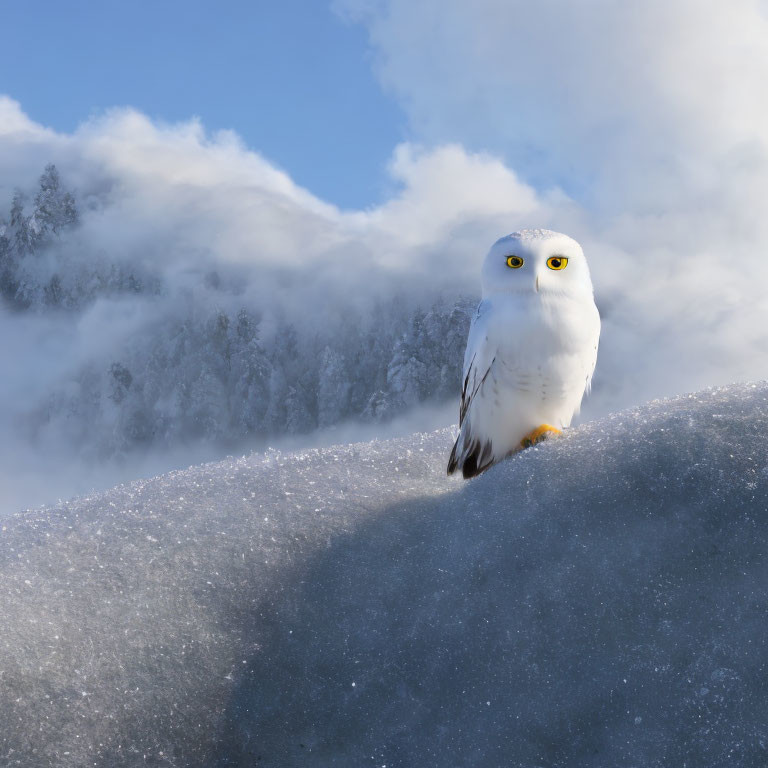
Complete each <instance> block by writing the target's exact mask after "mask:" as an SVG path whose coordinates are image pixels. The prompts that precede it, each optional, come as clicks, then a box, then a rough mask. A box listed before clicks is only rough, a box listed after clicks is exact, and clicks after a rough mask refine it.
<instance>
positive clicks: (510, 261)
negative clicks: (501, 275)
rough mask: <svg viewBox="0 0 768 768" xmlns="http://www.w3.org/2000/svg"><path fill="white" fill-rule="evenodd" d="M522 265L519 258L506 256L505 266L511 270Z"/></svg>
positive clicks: (522, 262)
mask: <svg viewBox="0 0 768 768" xmlns="http://www.w3.org/2000/svg"><path fill="white" fill-rule="evenodd" d="M524 263H525V262H524V261H523V260H522V259H521V258H520V257H519V256H507V266H508V267H511V268H512V269H520V267H522V266H523V264H524Z"/></svg>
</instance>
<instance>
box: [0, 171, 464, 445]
mask: <svg viewBox="0 0 768 768" xmlns="http://www.w3.org/2000/svg"><path fill="white" fill-rule="evenodd" d="M30 181H32V180H30ZM108 206H109V199H108V197H106V196H100V195H98V194H96V195H93V194H92V195H90V196H89V197H88V199H86V200H81V199H78V195H77V191H76V190H74V189H71V188H69V186H68V185H67V183H66V179H64V178H62V176H61V175H60V173H59V172H58V170H57V169H56V167H55V166H54V165H53V164H49V165H48V166H47V167H46V168H45V170H44V172H43V173H42V175H41V176H40V178H39V181H38V183H37V186H36V187H33V185H32V184H30V187H29V189H27V190H23V191H22V190H17V192H16V193H15V195H14V197H13V200H12V203H11V206H10V210H9V211H8V212H7V214H6V215H5V216H4V217H3V218H2V219H0V292H1V294H2V301H3V303H4V305H5V307H6V309H7V311H8V313H9V315H10V316H12V317H13V318H14V319H15V320H16V321H19V320H20V319H23V318H24V317H28V318H30V319H32V320H33V321H36V322H41V321H42V322H44V323H51V324H53V325H55V326H57V327H59V328H60V327H65V328H69V329H71V332H72V333H74V334H77V333H79V332H80V330H81V328H82V324H83V319H84V317H86V316H87V315H89V313H90V314H91V315H92V314H93V313H94V311H95V312H96V314H97V315H100V316H102V315H106V316H108V317H109V320H108V321H106V322H102V321H101V320H100V321H99V324H100V326H101V327H100V343H99V344H97V345H91V346H90V348H89V351H88V354H87V355H84V356H82V357H81V358H80V359H79V360H77V361H70V362H71V363H73V364H72V365H69V366H67V367H66V369H65V370H64V371H63V372H62V375H61V376H60V378H59V379H58V381H55V382H54V383H53V384H52V386H51V387H50V389H49V390H48V391H45V392H43V393H42V395H41V397H39V398H38V399H37V400H35V401H32V402H26V403H25V404H24V408H23V410H21V411H20V412H17V413H15V414H14V416H15V419H14V427H15V429H17V430H19V434H20V435H22V436H23V438H24V439H25V440H28V441H32V442H35V441H41V440H42V439H44V438H45V439H49V440H50V439H55V440H64V441H66V443H67V444H68V445H70V446H71V447H72V448H73V449H74V450H75V451H76V452H79V453H81V454H82V455H84V456H86V457H108V456H111V455H115V454H122V453H126V452H130V451H131V450H133V449H136V448H141V449H147V448H172V447H174V446H177V445H179V444H181V443H185V442H189V441H196V440H204V441H209V442H214V443H215V444H217V445H220V446H222V447H225V446H226V447H229V446H237V445H242V444H243V443H244V442H248V441H250V442H251V444H252V442H253V440H254V439H255V438H266V437H272V436H275V435H283V434H306V433H308V432H311V431H312V430H314V429H316V428H318V427H320V428H323V427H329V426H333V425H334V424H338V423H340V422H343V421H345V420H350V419H356V420H364V421H384V420H387V419H391V418H392V417H393V416H395V415H398V414H401V413H403V412H404V411H406V410H407V409H409V408H412V407H413V406H416V405H419V404H421V403H425V402H436V401H441V400H445V399H447V398H451V397H455V396H456V393H457V392H458V386H459V378H460V366H461V363H462V355H463V347H464V343H465V340H466V334H467V329H468V325H469V318H470V313H471V311H472V308H473V305H474V298H473V296H471V295H468V296H463V297H462V296H458V295H456V294H447V293H446V292H445V291H442V292H440V291H435V292H433V293H430V294H425V295H422V296H419V295H415V294H414V292H412V291H408V290H407V287H406V286H403V290H402V291H401V292H400V293H399V294H397V293H396V294H395V295H394V296H392V295H389V296H388V297H387V296H382V297H381V298H377V299H376V300H375V303H374V304H373V306H368V307H367V308H366V311H361V309H360V307H359V306H358V305H357V304H356V303H355V302H354V301H353V299H352V298H350V300H349V302H348V305H347V306H344V304H343V300H342V301H341V302H340V301H339V297H335V306H334V307H333V312H329V313H327V314H326V315H325V316H323V317H322V320H323V321H322V322H306V321H305V320H303V319H302V314H303V313H302V311H301V308H300V307H297V306H296V305H295V304H289V303H288V299H287V298H286V300H285V303H284V305H281V304H280V300H279V298H278V297H276V298H275V300H273V301H271V302H270V303H269V305H268V306H260V305H259V303H258V302H257V301H254V300H253V299H252V298H251V296H250V295H249V294H248V292H247V291H246V290H244V287H243V286H244V284H247V283H251V282H256V281H258V280H259V279H260V277H261V274H260V272H262V271H263V268H258V267H254V268H253V269H252V270H250V271H249V270H248V268H247V267H244V266H242V265H238V266H237V267H228V266H227V265H226V264H224V265H222V264H220V263H219V264H216V265H215V266H211V268H210V269H199V268H196V269H195V270H193V271H192V272H191V274H185V275H184V277H183V279H181V280H173V281H172V280H171V279H169V277H168V275H167V273H166V272H165V271H164V270H163V268H162V267H161V265H160V264H158V263H157V262H153V261H152V259H151V258H147V257H146V254H141V253H137V254H133V256H134V258H132V259H131V260H130V262H128V261H126V260H125V259H124V258H119V257H116V256H115V255H114V254H112V253H110V252H108V251H105V250H103V249H99V250H94V249H93V247H92V246H91V244H90V243H89V242H88V241H87V239H84V238H83V237H82V236H81V233H80V231H79V230H80V222H81V221H82V219H83V218H84V217H88V216H98V215H102V216H103V214H104V210H105V208H108ZM152 253H154V250H153V249H151V250H150V255H151V254H152ZM272 279H274V278H272ZM286 279H287V280H288V279H290V278H286ZM309 279H310V280H311V279H312V276H311V275H310V276H309ZM286 288H287V289H288V290H286V291H285V295H286V297H289V296H290V295H291V292H290V290H289V289H290V285H288V286H286ZM340 295H343V294H340ZM126 312H129V313H130V321H129V322H126V321H125V319H124V317H123V315H124V313H126ZM311 314H312V316H313V318H315V319H317V317H318V314H319V311H318V310H316V309H315V310H314V311H313V312H312V313H311ZM115 318H116V319H115ZM91 322H92V321H91ZM75 362H76V365H74V363H75Z"/></svg>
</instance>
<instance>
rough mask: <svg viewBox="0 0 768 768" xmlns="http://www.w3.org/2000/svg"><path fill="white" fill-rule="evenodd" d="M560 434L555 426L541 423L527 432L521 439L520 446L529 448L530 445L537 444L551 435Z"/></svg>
mask: <svg viewBox="0 0 768 768" xmlns="http://www.w3.org/2000/svg"><path fill="white" fill-rule="evenodd" d="M559 434H562V433H561V431H560V430H559V429H557V427H552V426H550V425H549V424H542V425H541V426H540V427H536V429H534V430H532V431H531V432H529V433H528V434H527V435H526V436H525V437H524V438H523V439H522V440H521V441H520V447H521V448H530V447H531V446H532V445H538V444H539V443H541V442H543V441H544V440H546V439H547V438H548V437H552V435H559Z"/></svg>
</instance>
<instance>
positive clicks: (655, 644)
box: [0, 384, 768, 768]
mask: <svg viewBox="0 0 768 768" xmlns="http://www.w3.org/2000/svg"><path fill="white" fill-rule="evenodd" d="M766 423H768V385H766V384H758V385H739V386H732V387H728V388H724V389H718V390H712V391H707V392H702V393H698V394H696V395H689V396H685V397H681V398H677V399H674V400H669V401H661V402H654V403H651V404H649V405H648V406H646V407H643V408H640V409H636V410H633V411H629V412H624V413H621V414H617V415H615V416H613V417H610V418H608V419H605V420H603V421H600V422H595V423H593V424H590V425H586V426H583V427H580V428H579V429H575V430H572V431H570V432H569V433H568V434H566V435H565V436H564V437H563V438H561V439H559V440H557V441H553V442H550V443H548V444H545V445H543V446H541V447H539V448H536V449H533V450H530V451H527V452H525V453H523V454H521V455H519V456H517V457H515V458H514V459H512V460H509V461H506V462H504V463H502V464H500V465H498V466H496V467H494V468H493V469H492V470H491V471H489V472H488V473H487V474H485V475H483V476H481V477H479V478H478V479H476V480H474V481H471V482H469V483H464V482H462V481H458V480H449V479H448V478H446V477H445V475H444V468H445V461H446V455H447V452H448V451H449V449H450V445H451V433H450V431H449V430H443V431H440V432H437V433H434V434H421V435H413V436H411V437H410V438H407V439H398V440H391V441H386V442H373V443H367V444H358V445H350V446H346V447H341V448H333V449H323V450H314V451H309V452H305V453H297V454H292V455H283V454H279V453H271V454H267V455H265V456H261V455H260V456H252V457H248V458H243V459H232V460H228V461H224V462H221V463H218V464H209V465H203V466H200V467H195V468H192V469H190V470H187V471H185V472H176V473H171V474H169V475H164V476H161V477H158V478H155V479H153V480H150V481H147V482H140V483H135V484H133V485H130V486H121V487H118V488H115V489H113V490H112V491H110V492H108V493H106V494H102V495H98V496H93V497H89V498H83V499H79V500H76V501H73V502H71V503H67V504H62V505H60V506H57V507H54V508H49V509H43V510H37V511H27V512H24V513H20V514H18V515H15V516H13V517H12V518H9V519H6V520H4V521H3V526H2V536H1V538H0V542H1V545H0V615H2V617H3V632H2V634H1V635H0V681H1V684H0V721H2V723H3V727H2V729H0V764H2V765H9V766H10V765H24V766H29V765H34V766H48V765H50V766H54V765H55V766H86V765H94V766H105V767H106V766H134V765H142V766H147V765H150V766H255V765H258V766H281V767H283V766H330V765H335V766H336V765H338V766H350V767H351V766H362V765H372V766H384V765H386V766H389V768H392V767H393V766H521V767H522V766H530V767H531V768H533V767H535V766H547V768H549V767H550V766H552V767H554V766H569V767H570V766H580V767H582V766H594V767H595V768H597V767H601V768H615V767H616V766H638V767H640V766H642V767H643V768H645V767H647V766H670V765H678V766H683V765H690V766H716V765H717V766H719V765H724V764H726V763H727V764H728V765H730V766H765V765H766V764H768V680H767V679H766V664H768V642H767V641H766V631H765V630H766V620H767V618H768V567H767V566H768V562H767V560H768V558H767V557H766V553H767V552H768V439H767V438H766V436H765V434H764V433H765V426H766Z"/></svg>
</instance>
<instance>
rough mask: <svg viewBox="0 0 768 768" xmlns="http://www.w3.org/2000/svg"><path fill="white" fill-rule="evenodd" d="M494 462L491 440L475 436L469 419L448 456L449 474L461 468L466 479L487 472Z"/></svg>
mask: <svg viewBox="0 0 768 768" xmlns="http://www.w3.org/2000/svg"><path fill="white" fill-rule="evenodd" d="M494 463H495V462H494V459H493V444H492V443H491V441H490V440H480V439H478V438H477V437H474V436H473V435H472V431H471V429H470V427H469V421H465V422H464V424H463V425H462V428H461V431H460V432H459V436H458V437H457V438H456V443H455V444H454V446H453V450H452V451H451V455H450V457H449V458H448V474H449V475H452V474H453V473H454V472H456V471H457V470H458V469H460V470H461V474H462V476H463V477H464V479H465V480H468V479H469V478H470V477H475V476H476V475H479V474H480V473H481V472H485V470H486V469H488V468H489V467H491V466H493V464H494Z"/></svg>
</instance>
